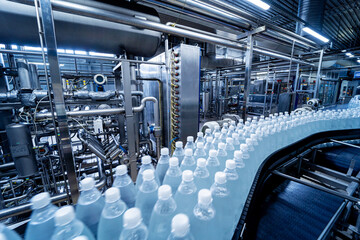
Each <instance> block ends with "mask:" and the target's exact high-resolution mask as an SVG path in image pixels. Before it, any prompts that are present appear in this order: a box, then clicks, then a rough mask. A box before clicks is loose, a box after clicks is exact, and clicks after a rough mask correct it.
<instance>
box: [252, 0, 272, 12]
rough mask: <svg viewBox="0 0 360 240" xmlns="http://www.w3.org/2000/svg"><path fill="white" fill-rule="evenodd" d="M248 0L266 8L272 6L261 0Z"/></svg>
mask: <svg viewBox="0 0 360 240" xmlns="http://www.w3.org/2000/svg"><path fill="white" fill-rule="evenodd" d="M247 1H248V2H251V3H252V4H254V5H256V6H258V7H260V8H262V9H264V10H268V9H269V8H270V5H269V4H267V3H265V2H263V1H261V0H247Z"/></svg>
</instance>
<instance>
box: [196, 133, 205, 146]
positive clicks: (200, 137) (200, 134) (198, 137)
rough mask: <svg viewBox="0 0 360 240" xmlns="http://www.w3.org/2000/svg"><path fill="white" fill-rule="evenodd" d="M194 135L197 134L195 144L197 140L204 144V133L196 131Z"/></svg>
mask: <svg viewBox="0 0 360 240" xmlns="http://www.w3.org/2000/svg"><path fill="white" fill-rule="evenodd" d="M196 136H197V138H196V141H195V144H197V143H199V142H202V143H203V144H205V139H204V134H203V133H202V132H198V133H197V134H196Z"/></svg>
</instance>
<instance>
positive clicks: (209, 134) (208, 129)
mask: <svg viewBox="0 0 360 240" xmlns="http://www.w3.org/2000/svg"><path fill="white" fill-rule="evenodd" d="M208 137H213V135H212V133H211V129H210V128H207V129H206V130H205V136H204V139H205V140H206V138H208Z"/></svg>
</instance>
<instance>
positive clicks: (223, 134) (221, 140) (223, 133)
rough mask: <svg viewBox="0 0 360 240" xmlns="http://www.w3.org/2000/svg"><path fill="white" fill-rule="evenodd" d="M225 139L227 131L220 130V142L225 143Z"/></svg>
mask: <svg viewBox="0 0 360 240" xmlns="http://www.w3.org/2000/svg"><path fill="white" fill-rule="evenodd" d="M226 138H227V130H226V129H224V128H223V129H221V134H220V142H222V143H225V142H226Z"/></svg>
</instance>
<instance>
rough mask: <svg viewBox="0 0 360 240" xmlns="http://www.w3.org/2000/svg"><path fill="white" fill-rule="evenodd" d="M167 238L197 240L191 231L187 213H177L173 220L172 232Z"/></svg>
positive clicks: (168, 239)
mask: <svg viewBox="0 0 360 240" xmlns="http://www.w3.org/2000/svg"><path fill="white" fill-rule="evenodd" d="M167 240H195V238H194V237H193V235H192V234H191V232H190V222H189V218H188V216H186V215H185V214H182V213H180V214H177V215H176V216H175V217H173V219H172V221H171V233H170V235H169V237H168V238H167Z"/></svg>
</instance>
